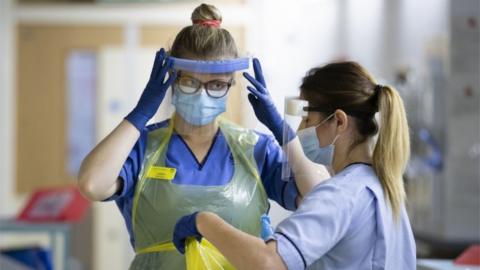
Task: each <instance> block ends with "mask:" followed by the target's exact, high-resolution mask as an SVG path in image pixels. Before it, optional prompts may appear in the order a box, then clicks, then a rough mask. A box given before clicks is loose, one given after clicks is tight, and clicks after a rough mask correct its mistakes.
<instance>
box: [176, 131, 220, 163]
mask: <svg viewBox="0 0 480 270" xmlns="http://www.w3.org/2000/svg"><path fill="white" fill-rule="evenodd" d="M219 132H220V128H219V129H217V132H216V133H215V135H213V141H212V144H210V148H209V149H208V152H207V154H206V155H205V157H204V158H203V160H202V162H200V161H198V159H197V156H195V154H194V153H193V151H192V149H191V148H190V146H188V144H187V142H186V141H185V140H184V139H183V137H182V135H180V134H178V133H177V132H174V134H175V135H177V137H178V138H179V139H180V141H181V142H182V143H183V144H184V145H185V147H186V148H187V150H188V152H190V155H191V156H192V158H193V159H194V160H195V161H196V162H197V165H198V169H199V170H201V169H202V168H203V166H204V165H205V163H206V162H207V160H208V157H209V156H210V153H211V152H212V149H213V146H214V145H215V143H216V142H217V137H218V134H219Z"/></svg>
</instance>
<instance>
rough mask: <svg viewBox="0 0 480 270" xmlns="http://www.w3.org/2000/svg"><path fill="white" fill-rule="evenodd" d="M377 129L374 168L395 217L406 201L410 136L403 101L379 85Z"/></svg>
mask: <svg viewBox="0 0 480 270" xmlns="http://www.w3.org/2000/svg"><path fill="white" fill-rule="evenodd" d="M378 91H379V99H378V109H379V112H380V130H379V132H378V138H377V143H376V144H375V148H374V150H373V168H374V169H375V172H376V173H377V175H378V178H379V179H380V182H381V183H382V186H383V189H384V190H385V193H386V194H387V198H388V200H389V202H390V205H391V207H392V212H393V213H394V214H395V216H398V215H399V214H400V210H401V206H402V204H403V202H404V200H405V188H404V185H403V179H402V175H403V172H404V171H405V167H406V165H407V162H408V159H409V158H410V134H409V129H408V123H407V116H406V113H405V108H404V105H403V101H402V98H401V97H400V95H399V94H398V92H397V91H396V90H394V89H393V88H391V87H389V86H380V87H379V89H378Z"/></svg>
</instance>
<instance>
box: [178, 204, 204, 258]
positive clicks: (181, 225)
mask: <svg viewBox="0 0 480 270" xmlns="http://www.w3.org/2000/svg"><path fill="white" fill-rule="evenodd" d="M198 213H199V212H195V213H193V214H190V215H186V216H183V217H181V218H179V219H178V221H177V224H175V229H174V230H173V244H174V245H175V247H176V248H177V250H178V251H179V252H180V253H182V254H185V240H187V238H189V237H195V238H196V239H197V240H198V241H200V240H202V235H201V234H200V233H199V232H198V229H197V215H198Z"/></svg>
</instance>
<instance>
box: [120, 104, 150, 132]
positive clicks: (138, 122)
mask: <svg viewBox="0 0 480 270" xmlns="http://www.w3.org/2000/svg"><path fill="white" fill-rule="evenodd" d="M125 120H127V121H128V122H130V124H132V125H133V126H134V127H135V128H136V129H138V131H140V132H141V131H142V130H143V128H144V127H145V126H146V125H147V122H148V121H149V120H150V118H149V117H147V116H146V115H144V114H142V113H141V112H139V111H137V110H136V108H135V109H133V110H132V111H131V112H130V113H129V114H128V115H127V116H126V117H125Z"/></svg>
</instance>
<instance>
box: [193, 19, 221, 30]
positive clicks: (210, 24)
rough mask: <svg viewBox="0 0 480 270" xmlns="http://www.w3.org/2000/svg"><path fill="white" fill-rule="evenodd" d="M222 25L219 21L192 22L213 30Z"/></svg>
mask: <svg viewBox="0 0 480 270" xmlns="http://www.w3.org/2000/svg"><path fill="white" fill-rule="evenodd" d="M221 23H222V21H221V20H194V21H193V24H198V25H201V26H207V27H208V26H210V27H213V28H219V27H220V24H221Z"/></svg>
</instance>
